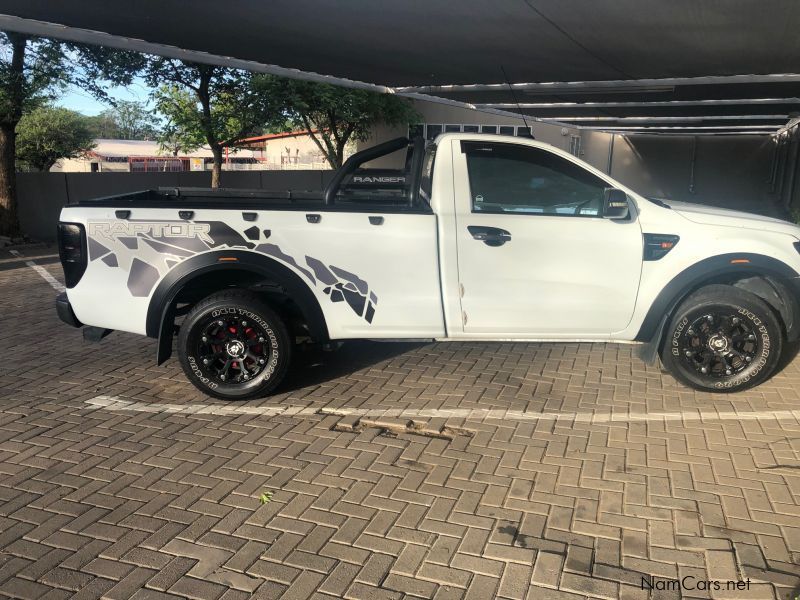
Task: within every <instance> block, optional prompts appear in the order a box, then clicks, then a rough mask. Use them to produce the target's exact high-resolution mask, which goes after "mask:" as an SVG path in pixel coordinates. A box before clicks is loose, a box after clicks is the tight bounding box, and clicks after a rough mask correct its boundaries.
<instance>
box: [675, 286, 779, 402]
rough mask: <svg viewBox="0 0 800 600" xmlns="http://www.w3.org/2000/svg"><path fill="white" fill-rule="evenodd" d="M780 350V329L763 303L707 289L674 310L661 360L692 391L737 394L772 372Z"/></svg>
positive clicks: (726, 289)
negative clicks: (693, 389) (691, 388)
mask: <svg viewBox="0 0 800 600" xmlns="http://www.w3.org/2000/svg"><path fill="white" fill-rule="evenodd" d="M782 346H783V329H782V327H781V323H780V321H779V320H778V317H777V316H776V315H775V312H774V311H773V310H772V309H771V308H770V306H769V305H768V304H767V303H766V302H764V301H763V300H761V299H760V298H759V297H758V296H756V295H754V294H751V293H750V292H747V291H745V290H742V289H739V288H736V287H733V286H729V285H709V286H706V287H704V288H701V289H700V290H698V291H697V292H695V293H694V294H692V295H691V296H690V297H689V298H687V299H686V300H685V301H684V302H683V303H682V304H681V305H680V306H679V307H678V310H677V311H676V313H675V316H674V317H673V319H672V321H671V323H670V325H669V328H668V329H667V338H666V341H665V344H664V348H663V350H662V353H661V360H662V362H663V363H664V366H665V367H666V368H667V369H668V370H669V371H670V373H672V375H673V376H674V377H675V378H676V379H678V380H679V381H681V382H683V383H685V384H686V385H688V386H690V387H693V388H695V389H698V390H703V391H709V392H738V391H741V390H745V389H747V388H750V387H753V386H755V385H758V384H759V383H761V382H763V381H765V380H766V379H768V378H769V377H770V376H771V375H772V374H773V373H774V372H775V369H776V368H777V366H778V364H779V361H780V355H781V349H782Z"/></svg>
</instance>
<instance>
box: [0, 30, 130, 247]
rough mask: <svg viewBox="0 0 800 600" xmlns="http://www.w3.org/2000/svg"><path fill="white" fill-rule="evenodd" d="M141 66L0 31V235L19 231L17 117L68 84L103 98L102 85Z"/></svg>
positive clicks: (92, 49) (103, 52)
mask: <svg viewBox="0 0 800 600" xmlns="http://www.w3.org/2000/svg"><path fill="white" fill-rule="evenodd" d="M141 64H142V63H141V55H138V54H134V53H130V52H121V51H119V50H113V49H108V48H101V47H96V46H85V45H80V44H73V43H66V42H59V41H56V40H48V39H42V38H35V37H31V36H28V35H23V34H19V33H13V32H0V235H6V236H14V235H17V234H18V233H19V221H18V219H17V199H16V173H15V159H16V142H17V138H16V128H17V124H18V123H19V121H20V119H21V118H22V115H23V114H24V113H25V112H27V111H29V110H32V109H33V108H36V107H37V106H41V105H42V104H43V103H44V102H46V101H47V100H49V99H52V98H53V97H54V96H55V95H56V94H57V92H58V91H60V90H62V89H63V88H64V87H65V86H66V85H67V84H68V83H73V84H76V85H78V86H80V87H82V88H84V89H86V90H88V91H90V92H91V93H92V94H94V95H95V96H96V97H98V98H103V97H105V91H104V88H103V84H104V82H106V81H108V82H111V83H114V84H118V85H126V84H128V83H130V81H131V80H132V78H133V76H134V74H135V73H136V72H137V71H138V70H139V69H140V68H141Z"/></svg>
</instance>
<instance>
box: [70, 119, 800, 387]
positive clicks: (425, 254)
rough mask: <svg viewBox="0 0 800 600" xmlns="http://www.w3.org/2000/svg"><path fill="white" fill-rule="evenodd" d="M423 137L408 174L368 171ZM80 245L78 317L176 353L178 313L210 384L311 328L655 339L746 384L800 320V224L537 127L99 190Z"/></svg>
mask: <svg viewBox="0 0 800 600" xmlns="http://www.w3.org/2000/svg"><path fill="white" fill-rule="evenodd" d="M403 150H405V151H406V154H407V158H406V168H405V170H404V171H397V172H394V173H388V174H387V173H386V172H381V171H373V170H368V169H363V168H361V167H362V165H364V164H365V163H367V162H368V161H370V160H373V159H375V158H378V157H379V156H383V155H387V154H390V153H392V152H399V151H403ZM59 245H60V254H61V262H62V265H63V267H64V275H65V279H66V287H67V291H66V293H65V294H61V295H60V296H59V297H58V299H57V302H56V306H57V310H58V314H59V316H60V317H61V319H62V320H63V321H65V322H66V323H69V324H70V325H73V326H75V327H81V326H83V325H84V324H85V325H87V329H86V330H84V333H85V336H86V337H88V338H90V339H98V338H100V337H102V336H103V335H105V334H106V333H108V332H109V330H114V329H118V330H122V331H128V332H132V333H137V334H143V335H148V336H150V337H153V338H157V339H158V356H157V362H158V363H159V364H161V363H162V362H163V361H165V360H166V359H167V358H168V357H169V356H170V354H171V352H172V346H173V337H174V335H175V333H176V331H177V333H178V340H177V350H178V354H179V358H180V362H181V365H182V367H183V369H184V371H185V373H186V376H187V377H188V379H189V381H191V382H192V383H193V384H194V385H196V386H197V387H198V388H199V389H201V390H202V391H203V392H205V393H206V394H208V395H210V396H214V397H217V398H224V399H244V398H251V397H255V396H258V395H264V394H267V393H269V392H270V391H272V390H274V389H275V388H276V387H277V386H278V385H279V384H280V382H281V379H282V378H283V377H284V375H285V373H286V370H287V367H288V365H289V362H290V359H291V356H292V351H293V346H294V345H295V344H296V343H297V342H298V341H308V340H311V341H315V342H320V343H329V342H331V341H334V340H344V339H353V338H369V339H389V340H396V339H414V340H419V339H426V340H441V341H453V342H457V341H464V340H485V341H548V340H550V341H555V340H558V341H603V342H639V343H641V345H642V347H641V353H640V355H641V356H642V357H643V358H644V359H646V360H651V361H652V360H656V359H657V358H658V357H660V359H661V361H662V362H663V364H664V366H665V367H666V368H667V369H669V371H670V372H671V373H672V374H673V375H674V376H675V377H676V378H677V379H679V380H680V381H682V382H683V383H685V384H687V385H689V386H691V387H694V388H696V389H700V390H707V391H719V392H731V391H738V390H742V389H745V388H748V387H751V386H753V385H756V384H758V383H760V382H762V381H764V380H765V379H767V378H768V377H769V376H770V375H772V374H773V372H774V371H775V370H776V368H777V367H778V365H779V364H780V362H781V358H782V355H783V354H784V353H785V351H786V349H787V348H788V347H790V346H791V345H792V343H794V342H796V341H797V340H798V338H799V337H800V275H799V274H798V273H800V227H797V226H795V225H793V224H791V223H788V222H784V221H780V220H776V219H770V218H766V217H760V216H757V215H751V214H744V213H737V212H733V211H728V210H721V209H715V208H708V207H701V206H697V205H692V204H684V203H678V202H669V201H667V202H664V201H658V200H649V199H647V198H644V197H642V196H640V195H639V194H637V193H636V192H634V191H632V190H630V189H628V188H626V187H625V186H623V185H622V184H620V183H618V182H616V181H614V180H613V179H611V178H610V177H609V176H608V175H606V174H604V173H602V172H600V171H598V170H597V169H594V168H592V167H591V166H589V165H588V164H586V163H584V162H582V161H580V160H579V159H577V158H575V157H574V156H571V155H570V154H567V153H565V152H563V151H561V150H558V149H556V148H553V147H552V146H549V145H547V144H543V143H540V142H537V141H534V140H532V139H525V138H517V137H503V136H493V135H478V134H444V135H441V136H439V137H438V138H437V139H436V141H435V143H428V144H426V143H424V142H423V141H422V140H421V139H417V140H415V141H409V140H407V139H405V138H402V139H397V140H392V141H390V142H386V143H384V144H381V145H380V146H377V147H375V148H370V149H368V150H365V151H363V152H360V153H357V154H356V155H354V156H353V157H351V158H350V159H349V160H348V161H347V162H346V164H345V165H344V166H343V167H342V168H341V169H340V170H339V171H338V172H336V173H335V175H334V177H333V179H332V180H331V182H330V184H329V185H328V187H327V189H326V190H325V191H324V193H316V194H315V193H308V192H304V193H297V192H282V193H275V192H265V191H263V190H262V191H242V190H200V189H187V188H178V189H169V190H166V189H160V190H148V191H144V192H138V193H133V194H127V195H122V196H116V197H111V198H101V199H98V200H92V201H86V202H81V203H79V204H77V205H71V206H68V207H66V208H64V209H63V211H62V213H61V222H60V223H59ZM181 317H182V319H181ZM176 319H177V320H178V322H179V323H180V325H179V327H177V326H176Z"/></svg>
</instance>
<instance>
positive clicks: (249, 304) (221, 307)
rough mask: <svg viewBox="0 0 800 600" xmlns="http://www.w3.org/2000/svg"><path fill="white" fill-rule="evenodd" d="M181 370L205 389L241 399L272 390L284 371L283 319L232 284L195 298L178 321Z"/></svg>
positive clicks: (287, 353) (287, 346) (286, 336)
mask: <svg viewBox="0 0 800 600" xmlns="http://www.w3.org/2000/svg"><path fill="white" fill-rule="evenodd" d="M178 354H179V358H180V362H181V366H182V367H183V371H184V373H186V376H187V377H188V378H189V381H191V382H192V384H194V385H195V386H196V387H197V388H198V389H200V390H201V391H202V392H204V393H205V394H208V395H209V396H213V397H215V398H221V399H223V400H246V399H249V398H254V397H257V396H263V395H266V394H268V393H269V392H271V391H272V390H274V389H275V388H276V387H277V386H278V384H280V382H281V380H282V379H283V378H284V376H285V375H286V370H287V368H288V366H289V360H290V357H291V343H290V338H289V334H288V332H287V330H286V325H285V324H284V322H283V321H282V320H281V318H280V317H279V316H278V315H277V314H276V313H275V311H273V310H272V309H271V308H270V307H269V306H267V305H266V304H265V303H264V302H263V301H262V300H261V299H260V298H259V297H258V296H256V295H255V294H252V293H250V292H246V291H241V290H232V291H227V292H220V293H217V294H213V295H211V296H209V297H208V298H206V299H204V300H201V301H200V302H198V303H197V304H196V305H195V306H194V307H193V308H192V310H191V311H190V312H189V314H188V315H187V316H186V319H185V320H184V322H183V323H182V324H181V328H180V334H179V335H178Z"/></svg>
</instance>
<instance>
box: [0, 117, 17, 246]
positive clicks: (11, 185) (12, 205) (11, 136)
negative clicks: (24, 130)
mask: <svg viewBox="0 0 800 600" xmlns="http://www.w3.org/2000/svg"><path fill="white" fill-rule="evenodd" d="M16 142H17V134H16V132H15V131H14V127H9V126H8V125H5V124H3V125H0V235H5V236H9V237H15V236H18V235H19V220H18V218H17V176H16V175H17V174H16V172H15V166H14V156H15V155H16Z"/></svg>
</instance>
